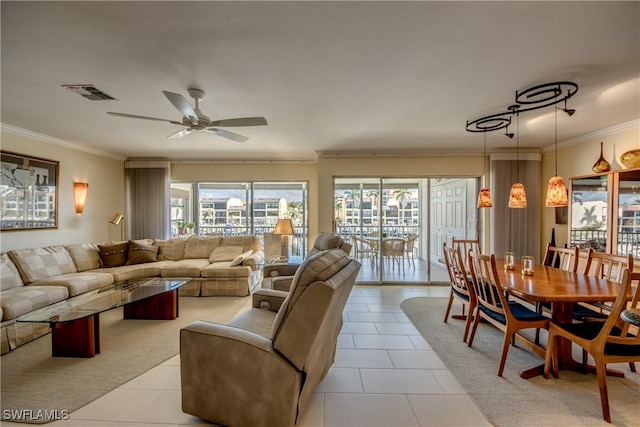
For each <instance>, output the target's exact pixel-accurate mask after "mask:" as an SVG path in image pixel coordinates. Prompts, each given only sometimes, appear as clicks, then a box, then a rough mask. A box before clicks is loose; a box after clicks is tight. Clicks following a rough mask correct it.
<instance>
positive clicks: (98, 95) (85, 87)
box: [62, 84, 115, 101]
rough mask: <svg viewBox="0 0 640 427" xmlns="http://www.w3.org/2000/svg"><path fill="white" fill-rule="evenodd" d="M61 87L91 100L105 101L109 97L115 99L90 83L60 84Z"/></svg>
mask: <svg viewBox="0 0 640 427" xmlns="http://www.w3.org/2000/svg"><path fill="white" fill-rule="evenodd" d="M62 87H65V88H67V89H69V90H71V91H73V92H75V93H78V94H80V95H82V96H83V97H85V98H87V99H90V100H91V101H106V100H109V99H115V98H114V97H112V96H109V95H107V94H106V93H104V92H103V91H101V90H100V89H98V88H96V87H95V86H93V85H91V84H75V85H62Z"/></svg>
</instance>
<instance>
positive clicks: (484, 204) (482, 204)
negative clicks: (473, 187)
mask: <svg viewBox="0 0 640 427" xmlns="http://www.w3.org/2000/svg"><path fill="white" fill-rule="evenodd" d="M482 160H483V161H484V179H485V180H488V179H489V175H488V174H487V132H484V157H483V158H482ZM485 182H486V181H485ZM492 206H493V202H492V201H491V190H489V187H488V186H485V187H482V188H481V189H480V192H479V193H478V207H479V208H490V207H492Z"/></svg>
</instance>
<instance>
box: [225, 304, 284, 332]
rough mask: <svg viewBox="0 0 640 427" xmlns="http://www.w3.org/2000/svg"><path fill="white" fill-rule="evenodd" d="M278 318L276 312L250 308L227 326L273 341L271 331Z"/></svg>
mask: <svg viewBox="0 0 640 427" xmlns="http://www.w3.org/2000/svg"><path fill="white" fill-rule="evenodd" d="M275 318H276V312H274V311H270V310H263V309H260V308H250V309H248V310H247V311H245V312H243V313H241V314H239V315H237V316H235V317H234V318H233V319H231V320H229V321H228V322H227V323H226V324H227V325H229V326H233V327H235V328H240V329H244V330H245V331H250V332H253V333H254V334H258V335H261V336H263V337H265V338H267V339H271V338H272V337H271V331H272V327H273V321H274V319H275Z"/></svg>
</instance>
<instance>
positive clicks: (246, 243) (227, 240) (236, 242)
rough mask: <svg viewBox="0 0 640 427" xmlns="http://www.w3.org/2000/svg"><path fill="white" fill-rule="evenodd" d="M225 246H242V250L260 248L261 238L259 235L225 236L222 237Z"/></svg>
mask: <svg viewBox="0 0 640 427" xmlns="http://www.w3.org/2000/svg"><path fill="white" fill-rule="evenodd" d="M222 245H223V246H242V252H246V251H248V250H254V251H257V250H258V249H260V240H259V239H258V237H257V236H225V237H223V238H222Z"/></svg>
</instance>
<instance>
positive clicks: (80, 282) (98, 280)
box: [27, 271, 113, 297]
mask: <svg viewBox="0 0 640 427" xmlns="http://www.w3.org/2000/svg"><path fill="white" fill-rule="evenodd" d="M112 283H113V276H112V275H111V274H108V273H96V272H90V271H83V272H82V273H68V274H61V275H60V276H56V277H50V278H48V279H42V280H38V281H37V282H33V284H31V285H27V286H64V287H66V288H67V289H68V290H69V296H70V297H75V296H76V295H80V294H83V293H85V292H89V291H91V290H93V289H98V288H101V287H102V286H106V285H110V284H112Z"/></svg>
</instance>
